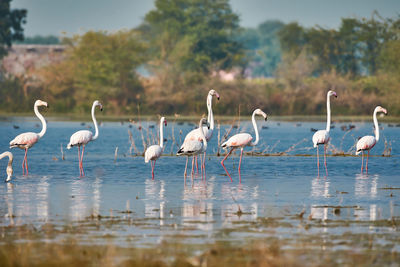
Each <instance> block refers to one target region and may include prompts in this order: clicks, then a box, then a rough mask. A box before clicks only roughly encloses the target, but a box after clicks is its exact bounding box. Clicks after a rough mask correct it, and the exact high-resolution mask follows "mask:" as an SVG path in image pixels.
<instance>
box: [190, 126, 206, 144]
mask: <svg viewBox="0 0 400 267" xmlns="http://www.w3.org/2000/svg"><path fill="white" fill-rule="evenodd" d="M203 133H204V136H205V137H206V140H207V141H209V140H210V139H211V137H212V134H213V130H212V129H208V127H207V126H203ZM190 140H192V141H193V140H198V141H202V139H201V133H200V130H199V128H196V129H193V130H191V131H190V132H189V133H188V134H187V135H186V136H185V141H184V142H186V141H190Z"/></svg>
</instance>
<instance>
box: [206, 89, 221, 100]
mask: <svg viewBox="0 0 400 267" xmlns="http://www.w3.org/2000/svg"><path fill="white" fill-rule="evenodd" d="M208 94H209V95H211V96H216V97H217V99H218V100H219V94H218V93H217V91H215V90H214V89H211V90H210V92H208Z"/></svg>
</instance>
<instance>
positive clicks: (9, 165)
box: [0, 151, 13, 183]
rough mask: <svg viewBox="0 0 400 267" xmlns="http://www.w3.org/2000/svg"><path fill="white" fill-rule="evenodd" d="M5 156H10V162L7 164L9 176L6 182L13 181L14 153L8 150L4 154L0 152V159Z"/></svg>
mask: <svg viewBox="0 0 400 267" xmlns="http://www.w3.org/2000/svg"><path fill="white" fill-rule="evenodd" d="M4 157H8V164H7V169H6V172H7V178H6V180H5V182H6V183H7V182H9V181H11V176H12V174H13V168H12V163H13V154H12V153H11V152H9V151H6V152H4V153H2V154H0V159H2V158H4Z"/></svg>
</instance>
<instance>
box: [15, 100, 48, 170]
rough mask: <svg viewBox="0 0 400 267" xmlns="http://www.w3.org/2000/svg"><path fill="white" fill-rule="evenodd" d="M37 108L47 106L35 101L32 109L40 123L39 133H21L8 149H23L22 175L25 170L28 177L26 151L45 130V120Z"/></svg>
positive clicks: (44, 103)
mask: <svg viewBox="0 0 400 267" xmlns="http://www.w3.org/2000/svg"><path fill="white" fill-rule="evenodd" d="M39 106H45V107H47V108H48V107H49V105H48V104H47V102H44V101H42V100H36V102H35V105H34V108H33V110H34V111H35V114H36V116H37V117H38V118H39V120H40V121H41V122H42V130H41V131H40V133H32V132H28V133H22V134H20V135H18V136H17V137H15V138H14V140H12V141H11V142H10V148H14V147H18V148H21V149H25V156H24V160H23V161H22V175H24V168H26V175H28V149H29V148H31V147H33V145H34V144H36V143H37V142H38V141H39V139H40V138H42V137H43V135H44V134H45V133H46V130H47V124H46V120H45V119H44V117H43V116H42V114H40V113H39V110H38V107H39Z"/></svg>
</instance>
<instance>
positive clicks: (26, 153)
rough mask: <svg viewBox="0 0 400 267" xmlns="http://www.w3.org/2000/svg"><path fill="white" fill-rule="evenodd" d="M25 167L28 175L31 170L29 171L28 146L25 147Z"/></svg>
mask: <svg viewBox="0 0 400 267" xmlns="http://www.w3.org/2000/svg"><path fill="white" fill-rule="evenodd" d="M25 167H26V175H28V174H29V171H28V149H27V148H25Z"/></svg>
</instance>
